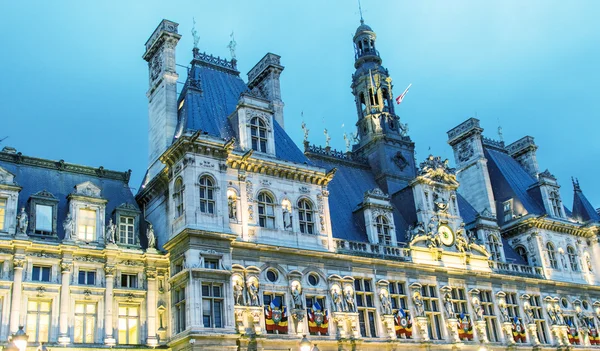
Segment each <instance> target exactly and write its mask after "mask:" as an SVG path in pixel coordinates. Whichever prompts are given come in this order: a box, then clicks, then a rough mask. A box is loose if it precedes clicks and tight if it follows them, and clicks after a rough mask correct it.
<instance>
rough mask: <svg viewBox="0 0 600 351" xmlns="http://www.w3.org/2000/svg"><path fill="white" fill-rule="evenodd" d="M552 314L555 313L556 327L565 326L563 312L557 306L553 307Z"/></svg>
mask: <svg viewBox="0 0 600 351" xmlns="http://www.w3.org/2000/svg"><path fill="white" fill-rule="evenodd" d="M554 312H555V313H556V319H557V323H558V325H565V316H564V315H563V312H562V310H561V308H560V306H559V305H558V304H556V305H555V307H554Z"/></svg>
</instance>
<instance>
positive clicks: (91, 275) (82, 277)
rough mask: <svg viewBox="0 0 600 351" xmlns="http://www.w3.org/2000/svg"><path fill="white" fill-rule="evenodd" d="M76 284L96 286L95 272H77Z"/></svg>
mask: <svg viewBox="0 0 600 351" xmlns="http://www.w3.org/2000/svg"><path fill="white" fill-rule="evenodd" d="M77 282H78V283H79V284H81V285H96V272H95V271H79V276H78V279H77Z"/></svg>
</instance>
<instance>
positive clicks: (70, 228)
mask: <svg viewBox="0 0 600 351" xmlns="http://www.w3.org/2000/svg"><path fill="white" fill-rule="evenodd" d="M63 229H64V230H65V240H73V239H75V221H73V216H71V212H69V213H67V218H65V221H64V222H63Z"/></svg>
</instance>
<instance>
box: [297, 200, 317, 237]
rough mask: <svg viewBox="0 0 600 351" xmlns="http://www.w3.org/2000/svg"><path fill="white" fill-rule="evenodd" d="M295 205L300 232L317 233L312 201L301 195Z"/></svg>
mask: <svg viewBox="0 0 600 351" xmlns="http://www.w3.org/2000/svg"><path fill="white" fill-rule="evenodd" d="M297 205H298V223H299V228H300V233H302V234H317V231H316V229H317V227H316V225H315V210H314V207H315V206H314V204H313V202H312V201H311V200H310V199H307V198H304V197H303V198H301V199H299V200H298V203H297Z"/></svg>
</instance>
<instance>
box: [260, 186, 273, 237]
mask: <svg viewBox="0 0 600 351" xmlns="http://www.w3.org/2000/svg"><path fill="white" fill-rule="evenodd" d="M258 225H260V226H261V227H263V228H270V229H273V228H275V205H274V201H273V197H271V195H269V194H268V193H266V192H264V191H263V192H261V193H260V194H258Z"/></svg>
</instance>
